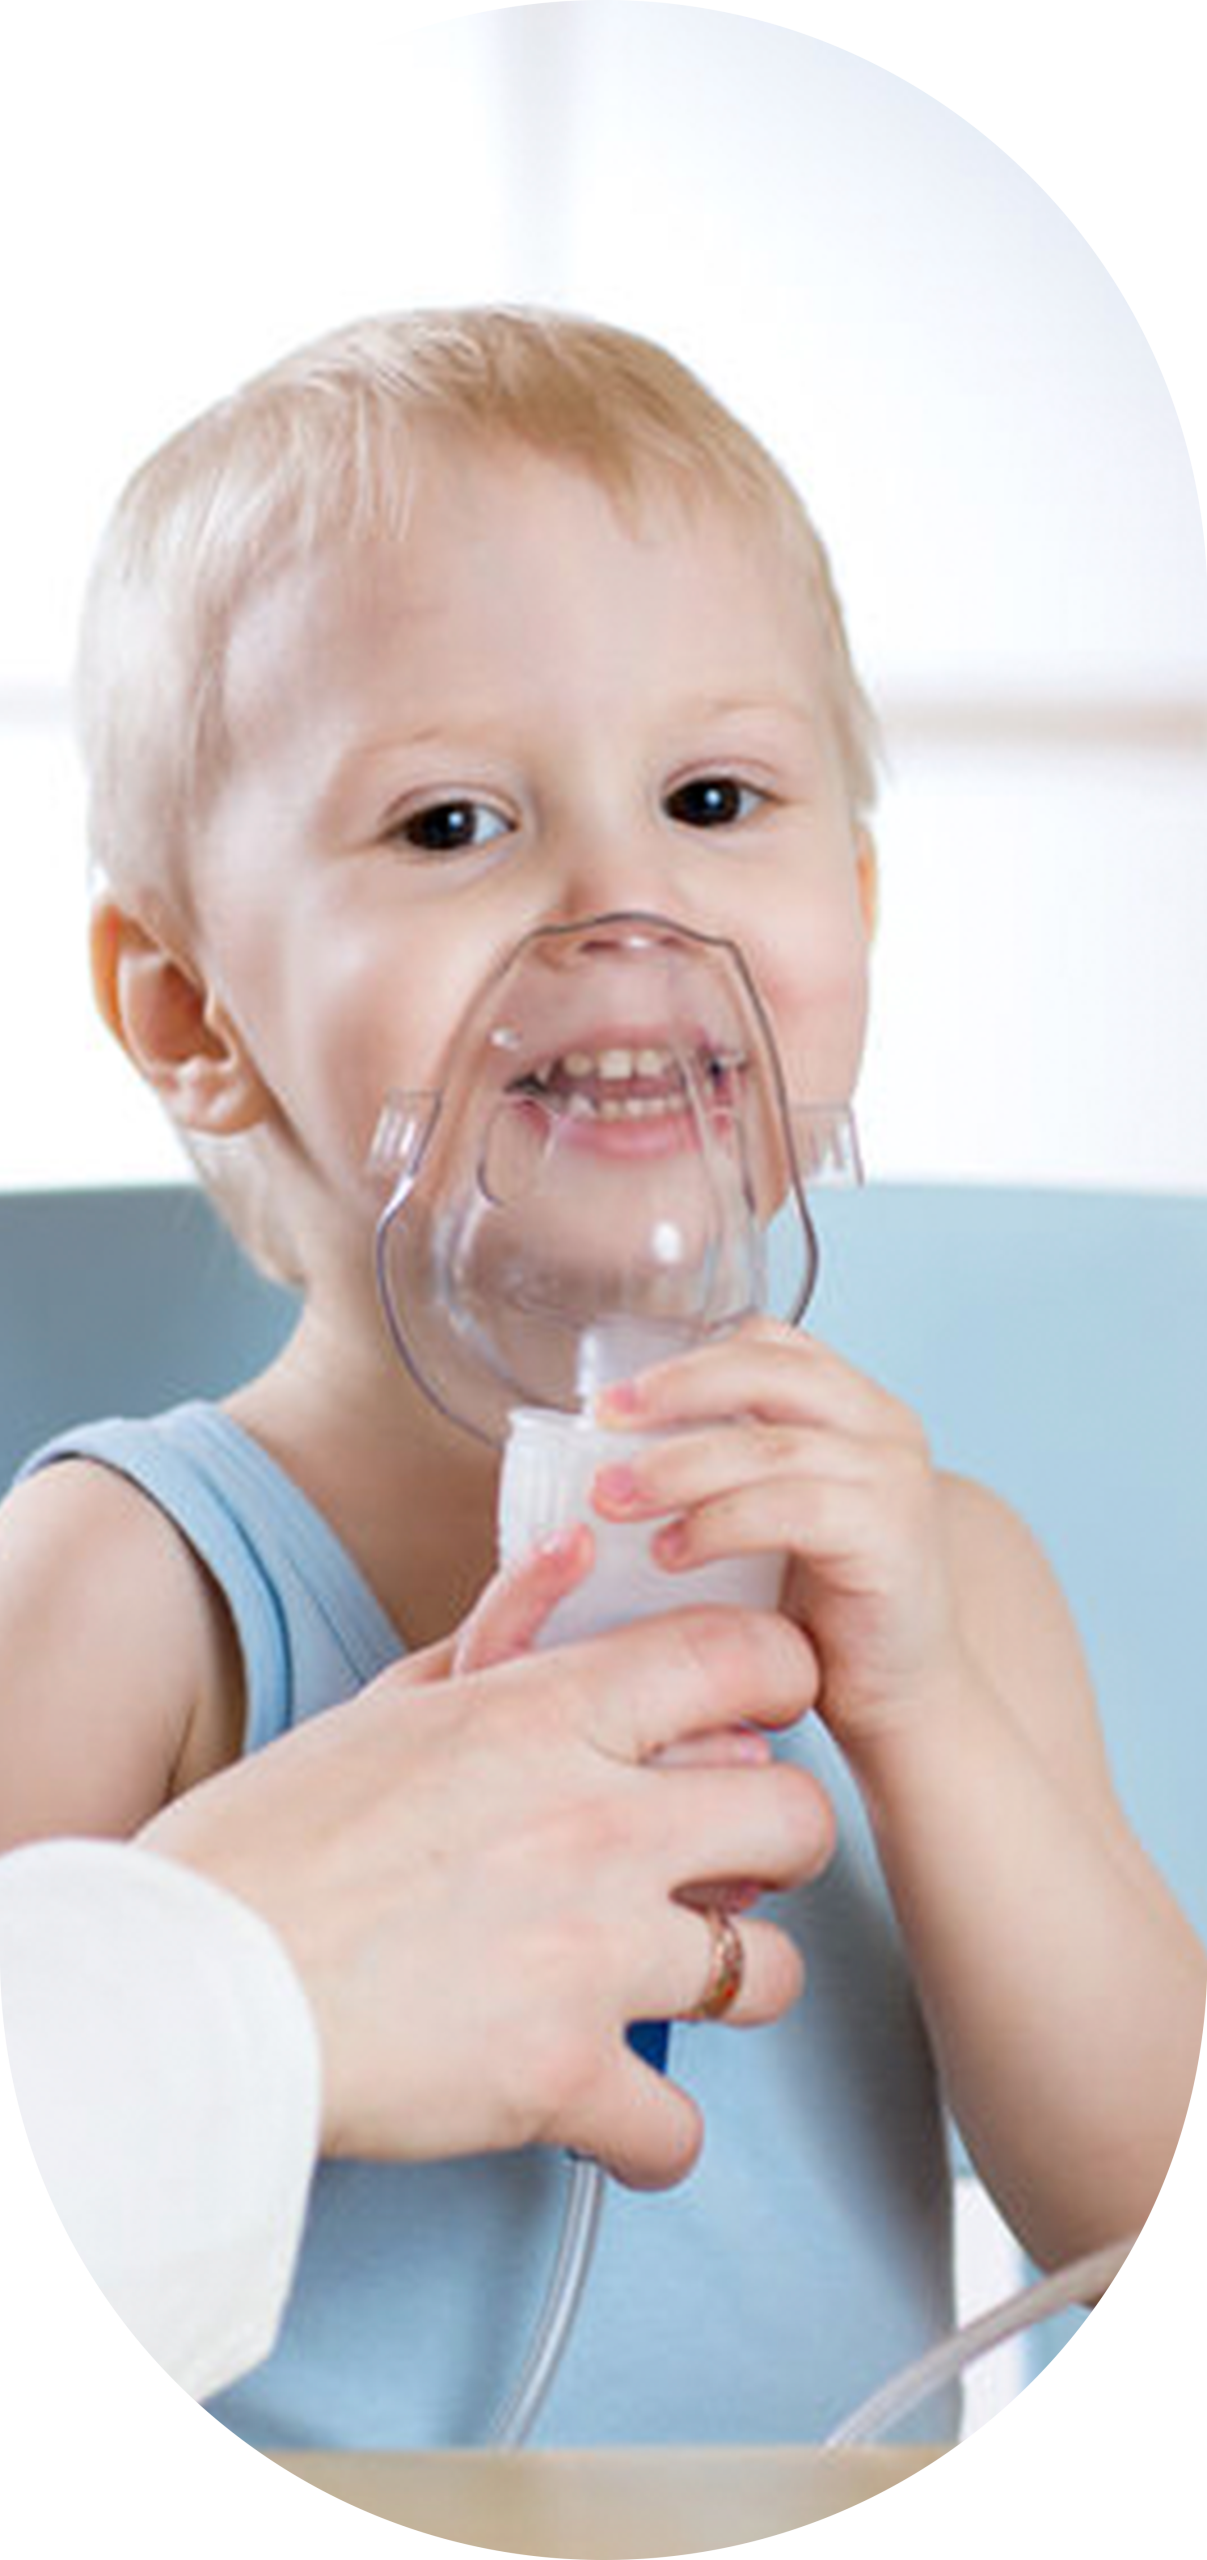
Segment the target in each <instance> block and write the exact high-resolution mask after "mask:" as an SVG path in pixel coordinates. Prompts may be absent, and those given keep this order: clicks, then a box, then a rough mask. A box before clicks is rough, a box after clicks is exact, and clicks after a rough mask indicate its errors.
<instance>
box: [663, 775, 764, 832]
mask: <svg viewBox="0 0 1207 2560" xmlns="http://www.w3.org/2000/svg"><path fill="white" fill-rule="evenodd" d="M764 798H765V794H764V793H763V792H761V791H756V790H754V789H753V787H752V785H751V784H750V783H747V782H737V781H735V779H734V777H733V775H732V774H729V773H702V774H700V775H699V776H698V777H697V778H696V780H695V781H693V782H681V783H680V785H679V787H678V789H677V790H676V791H672V792H670V793H669V794H668V796H667V798H666V801H665V802H664V807H665V809H666V813H667V816H668V817H670V818H675V819H677V820H678V823H679V824H680V826H684V827H733V826H736V825H737V824H738V822H739V820H740V819H742V818H748V817H749V816H750V815H751V813H752V811H753V810H755V809H759V808H761V807H762V805H763V801H764Z"/></svg>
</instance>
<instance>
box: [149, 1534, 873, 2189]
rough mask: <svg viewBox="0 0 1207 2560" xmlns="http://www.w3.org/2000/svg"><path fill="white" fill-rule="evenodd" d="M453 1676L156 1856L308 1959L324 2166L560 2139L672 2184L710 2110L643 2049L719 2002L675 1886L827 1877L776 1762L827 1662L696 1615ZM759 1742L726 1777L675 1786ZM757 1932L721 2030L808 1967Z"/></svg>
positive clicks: (539, 1562) (772, 2007) (811, 1816)
mask: <svg viewBox="0 0 1207 2560" xmlns="http://www.w3.org/2000/svg"><path fill="white" fill-rule="evenodd" d="M577 1571H578V1567H577V1566H576V1565H575V1564H574V1561H573V1558H572V1557H571V1558H569V1559H567V1557H566V1556H562V1557H561V1558H559V1557H557V1556H553V1557H551V1556H550V1555H549V1554H548V1553H546V1554H545V1555H543V1556H542V1555H538V1556H537V1557H535V1558H534V1559H533V1560H532V1561H531V1563H530V1564H529V1565H528V1566H527V1567H525V1568H523V1569H522V1570H521V1572H520V1573H519V1574H518V1575H516V1574H513V1575H511V1576H509V1577H508V1580H507V1586H506V1591H505V1593H504V1595H503V1599H502V1601H501V1603H500V1602H495V1603H492V1610H493V1614H494V1622H495V1627H496V1639H497V1637H498V1626H499V1617H500V1612H501V1614H502V1617H503V1619H504V1620H505V1621H506V1622H507V1623H509V1624H510V1625H511V1626H512V1627H513V1628H514V1627H516V1626H518V1625H519V1623H520V1621H521V1620H525V1622H527V1620H531V1624H532V1626H533V1627H534V1628H535V1626H536V1625H537V1624H539V1621H540V1619H541V1617H542V1616H543V1615H544V1614H545V1611H546V1610H547V1609H548V1608H549V1607H550V1606H551V1605H552V1601H553V1599H554V1598H556V1597H557V1596H558V1593H559V1590H560V1589H561V1588H562V1587H566V1585H567V1584H568V1582H569V1581H570V1580H573V1579H575V1578H576V1577H577ZM501 1649H502V1650H504V1651H506V1652H514V1650H515V1647H514V1644H513V1643H511V1642H510V1641H509V1642H507V1643H505V1644H503V1645H502V1648H501ZM484 1650H486V1651H489V1650H491V1647H490V1645H489V1643H488V1644H486V1645H485V1646H484ZM453 1652H454V1647H453V1646H452V1645H451V1644H443V1645H440V1646H436V1647H433V1648H432V1649H431V1650H430V1651H429V1652H428V1653H426V1654H419V1655H416V1656H413V1657H411V1658H410V1659H408V1660H407V1661H404V1662H402V1663H400V1664H398V1665H397V1666H396V1667H394V1668H393V1669H391V1670H390V1671H389V1672H387V1673H385V1674H383V1675H382V1676H381V1677H380V1678H379V1679H378V1680H376V1681H375V1682H373V1683H372V1685H371V1686H370V1687H369V1688H367V1689H365V1690H364V1691H362V1692H361V1694H360V1696H359V1697H357V1698H356V1699H354V1700H352V1701H350V1702H349V1703H348V1704H347V1705H344V1706H340V1707H338V1708H335V1709H332V1710H331V1711H330V1712H329V1713H327V1714H326V1715H323V1716H321V1717H317V1718H315V1719H314V1721H313V1722H312V1723H310V1724H307V1725H305V1726H303V1727H301V1728H299V1729H298V1730H297V1731H296V1732H294V1733H293V1734H291V1735H289V1736H288V1737H286V1738H284V1739H283V1740H282V1741H280V1742H276V1743H273V1744H271V1745H269V1746H268V1747H267V1748H266V1749H265V1750H263V1751H261V1752H260V1753H259V1754H257V1755H256V1757H255V1759H254V1760H251V1761H246V1762H243V1763H241V1764H240V1765H239V1766H238V1767H237V1768H234V1769H231V1770H228V1771H227V1772H225V1773H224V1775H223V1776H221V1777H219V1778H215V1779H212V1780H210V1781H208V1782H207V1783H206V1784H205V1785H204V1786H201V1787H198V1788H195V1789H193V1790H192V1791H191V1792H190V1793H189V1794H188V1795H186V1796H183V1797H181V1798H180V1799H179V1800H178V1801H177V1802H175V1803H174V1804H172V1805H171V1806H169V1807H168V1808H167V1810H166V1811H165V1812H164V1813H162V1814H160V1815H158V1816H157V1817H156V1819H155V1820H154V1821H153V1822H152V1823H151V1824H150V1825H149V1826H148V1827H147V1829H146V1830H145V1831H144V1832H143V1833H142V1834H141V1835H140V1837H141V1840H142V1842H143V1843H144V1844H145V1846H146V1847H147V1848H148V1849H151V1850H155V1851H157V1852H158V1853H160V1854H161V1855H165V1856H169V1857H175V1858H177V1859H180V1860H182V1861H183V1862H184V1863H185V1864H186V1865H191V1866H193V1867H196V1868H198V1869H200V1870H201V1871H202V1872H204V1873H205V1874H207V1875H209V1876H210V1877H211V1878H212V1879H213V1880H214V1881H215V1882H217V1883H219V1884H221V1885H224V1886H226V1887H227V1888H228V1890H230V1891H232V1892H234V1893H235V1894H237V1895H239V1896H241V1898H242V1899H243V1900H244V1901H245V1902H247V1903H249V1904H250V1905H251V1906H252V1907H253V1908H254V1909H256V1910H258V1911H259V1912H260V1913H261V1914H262V1915H263V1916H264V1917H265V1918H266V1919H267V1920H268V1921H269V1922H270V1924H271V1925H272V1926H273V1927H274V1929H275V1930H276V1932H277V1934H278V1936H279V1937H280V1939H281V1940H282V1941H283V1943H284V1945H285V1946H286V1948H287V1949H288V1951H289V1953H290V1955H291V1956H292V1958H293V1961H294V1963H295V1965H296V1967H297V1969H298V1971H299V1973H300V1975H301V1978H302V1981H303V1982H304V1984H305V1986H306V1989H307V1991H308V1993H309V1996H310V2000H311V2004H312V2007H313V2010H314V2014H315V2017H316V2020H317V2023H318V2028H319V2035H320V2040H321V2043H322V2048H323V2054H324V2062H325V2099H324V2141H323V2147H324V2149H325V2150H327V2151H328V2152H335V2153H346V2154H355V2155H357V2156H360V2157H378V2158H385V2157H392V2158H402V2159H419V2158H437V2157H452V2156H455V2155H458V2154H464V2153H469V2152H475V2151H482V2150H493V2149H510V2148H513V2147H516V2146H519V2145H522V2144H526V2143H529V2142H548V2143H554V2144H564V2145H567V2146H570V2147H572V2148H574V2149H576V2150H579V2151H582V2152H586V2153H589V2154H590V2155H592V2156H593V2157H595V2158H597V2159H599V2160H601V2161H602V2162H603V2163H604V2164H605V2166H607V2167H608V2168H610V2169H611V2170H612V2171H613V2172H614V2173H615V2174H616V2175H617V2176H619V2177H621V2178H622V2179H624V2180H626V2181H627V2182H629V2183H630V2184H633V2185H639V2186H651V2187H656V2186H664V2185H670V2184H672V2183H674V2181H675V2180H677V2179H678V2178H681V2177H683V2176H685V2175H686V2173H687V2171H688V2170H689V2169H690V2167H691V2165H692V2162H693V2161H694V2159H695V2157H696V2154H697V2151H698V2149H699V2145H700V2140H701V2131H702V2128H701V2124H700V2119H699V2115H698V2112H697V2110H696V2108H695V2106H694V2105H693V2103H692V2101H691V2100H690V2099H689V2098H688V2097H687V2096H686V2094H685V2093H684V2092H683V2091H682V2090H680V2089H678V2088H677V2087H676V2086H675V2085H674V2083H673V2082H671V2081H667V2080H663V2079H662V2078H661V2077H660V2076H659V2075H658V2074H657V2073H656V2072H654V2071H652V2070H650V2069H649V2068H648V2067H647V2066H646V2065H645V2064H644V2063H642V2062H641V2061H639V2060H638V2059H637V2057H636V2056H635V2055H634V2054H633V2053H632V2051H631V2049H630V2048H629V2046H628V2045H627V2043H626V2040H625V2035H624V2029H625V2026H626V2024H628V2023H629V2022H631V2021H632V2020H634V2019H640V2018H673V2017H676V2016H680V2017H682V2016H686V2015H687V2014H689V2013H690V2011H691V2010H692V2009H693V2007H694V2006H695V2005H696V2003H697V2002H698V2000H699V1999H700V1997H701V1994H702V1992H703V1990H704V1986H705V1983H706V1980H707V1978H708V1973H709V1965H710V1956H711V1936H710V1933H709V1930H708V1927H707V1924H706V1923H705V1922H704V1921H703V1920H702V1919H701V1916H700V1914H699V1912H697V1911H693V1910H691V1909H689V1908H687V1907H685V1906H684V1905H683V1904H682V1903H681V1902H680V1901H678V1900H676V1896H677V1894H679V1893H680V1892H681V1890H682V1889H683V1888H685V1887H691V1886H693V1885H696V1884H698V1883H699V1882H700V1881H701V1880H704V1879H708V1878H714V1877H716V1878H723V1877H728V1876H742V1877H749V1878H752V1879H754V1880H756V1881H757V1882H758V1883H759V1884H760V1885H761V1886H763V1887H764V1888H765V1889H771V1890H778V1889H782V1888H785V1887H788V1886H791V1885H794V1884H796V1883H799V1882H802V1881H804V1880H805V1879H807V1878H809V1877H811V1876H813V1875H815V1874H816V1873H817V1872H818V1871H819V1870H820V1869H821V1867H822V1866H824V1864H825V1862H826V1860H827V1858H828V1856H829V1854H830V1850H831V1847H832V1830H833V1826H832V1816H831V1813H830V1809H829V1806H828V1803H827V1800H826V1798H825V1796H824V1794H823V1793H822V1791H821V1789H820V1788H819V1787H818V1786H817V1784H816V1782H815V1781H814V1780H812V1779H811V1778H809V1777H808V1776H807V1775H806V1774H805V1773H804V1772H803V1771H802V1770H800V1769H798V1768H793V1767H790V1766H786V1765H783V1764H780V1763H776V1762H773V1761H771V1760H769V1758H768V1757H767V1752H766V1746H765V1743H764V1742H763V1741H762V1740H761V1739H760V1738H759V1737H760V1735H761V1734H765V1733H768V1732H771V1731H774V1730H776V1729H781V1728H783V1727H785V1726H788V1725H790V1724H791V1723H793V1722H794V1721H795V1720H796V1718H797V1717H798V1716H799V1714H800V1713H801V1712H802V1711H803V1709H804V1708H806V1707H807V1706H808V1705H809V1704H810V1702H811V1699H812V1696H813V1691H814V1687H815V1673H814V1666H813V1658H812V1654H811V1652H810V1649H809V1647H808V1645H807V1643H806V1642H805V1640H804V1639H803V1638H802V1637H801V1635H800V1634H799V1632H798V1631H797V1630H796V1629H795V1628H794V1627H792V1626H791V1625H790V1624H789V1623H788V1622H787V1621H786V1620H784V1619H782V1618H779V1617H776V1616H775V1615H773V1614H770V1613H755V1612H750V1613H747V1612H745V1611H739V1610H729V1609H691V1610H682V1611H677V1612H675V1613H674V1614H672V1615H670V1616H667V1617H664V1618H659V1619H656V1620H653V1621H647V1622H645V1623H644V1624H642V1625H638V1626H633V1627H628V1628H623V1629H619V1630H617V1631H615V1632H614V1633H611V1634H608V1635H605V1636H602V1637H600V1638H598V1639H596V1640H594V1641H593V1642H591V1643H589V1644H583V1645H576V1646H570V1647H566V1648H563V1649H559V1650H557V1651H553V1652H548V1653H545V1654H526V1655H524V1656H523V1658H522V1659H504V1660H493V1661H490V1662H489V1663H488V1664H487V1667H485V1668H479V1669H473V1670H469V1671H466V1672H460V1671H455V1670H454V1669H453V1668H452V1664H453ZM743 1726H750V1727H753V1728H755V1729H756V1731H755V1732H754V1733H753V1734H751V1735H750V1736H749V1737H748V1740H747V1743H746V1745H745V1746H744V1747H743V1745H742V1743H741V1741H740V1740H739V1741H737V1742H735V1741H733V1740H732V1739H730V1740H727V1741H726V1742H725V1744H724V1746H723V1757H724V1760H725V1762H726V1764H727V1765H724V1766H720V1767H716V1766H713V1767H709V1766H701V1765H696V1764H693V1763H689V1765H684V1766H676V1765H673V1764H672V1765H662V1766H659V1765H655V1755H656V1754H658V1753H660V1752H663V1751H665V1750H666V1748H667V1746H673V1745H674V1744H676V1743H677V1742H678V1741H680V1740H681V1739H683V1738H684V1737H686V1736H689V1735H700V1734H708V1733H717V1734H718V1735H719V1734H721V1733H722V1732H723V1731H726V1730H727V1729H728V1730H730V1731H732V1729H734V1728H740V1727H743ZM741 1925H742V1937H743V1943H744V1951H745V1957H746V1964H745V1978H744V1981H743V1985H742V1989H741V1993H740V1995H739V1998H738V2000H737V2002H736V2004H735V2006H734V2007H733V2009H732V2010H731V2011H730V2013H729V2014H730V2019H731V2020H732V2022H733V2023H734V2024H737V2025H755V2024H758V2023H760V2022H762V2021H765V2020H769V2019H772V2018H774V2017H777V2016H778V2015H780V2014H781V2012H782V2011H783V2010H785V2009H786V2008H787V2007H788V2006H789V2005H790V2004H791V2002H792V2001H793V2000H794V1999H795V1998H796V1997H797V1995H798V1993H799V1990H800V1987H801V1978H802V1977H801V1965H800V1959H799V1957H798V1955H797V1952H796V1950H795V1947H794V1946H793V1944H792V1942H791V1940H790V1939H789V1938H788V1937H787V1936H786V1934H785V1933H784V1932H783V1931H781V1930H780V1929H778V1928H776V1927H774V1926H772V1925H771V1924H770V1923H768V1922H766V1921H760V1920H743V1922H742V1924H741Z"/></svg>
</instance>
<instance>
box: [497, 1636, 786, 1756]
mask: <svg viewBox="0 0 1207 2560" xmlns="http://www.w3.org/2000/svg"><path fill="white" fill-rule="evenodd" d="M543 1659H544V1661H545V1662H546V1663H547V1664H549V1665H550V1666H551V1667H554V1666H555V1670H554V1671H553V1676H556V1677H557V1678H558V1679H559V1680H560V1681H561V1682H562V1683H563V1684H564V1689H563V1695H564V1699H565V1706H566V1711H567V1713H568V1714H569V1715H570V1716H571V1718H572V1719H573V1721H574V1722H575V1724H576V1725H577V1726H578V1729H579V1731H580V1732H582V1733H583V1734H584V1735H585V1736H586V1737H587V1738H588V1739H589V1740H591V1741H592V1742H594V1743H595V1745H596V1747H597V1749H599V1750H601V1751H603V1752H606V1753H608V1754H609V1755H610V1756H612V1757H613V1758H617V1759H622V1760H627V1761H640V1760H646V1759H648V1758H649V1757H650V1755H651V1753H653V1752H655V1751H661V1750H663V1749H664V1748H665V1746H666V1745H667V1744H668V1743H673V1742H679V1741H682V1740H683V1739H684V1737H685V1736H686V1735H688V1734H703V1733H711V1732H716V1731H718V1730H719V1729H720V1728H721V1727H722V1726H725V1725H730V1726H735V1725H740V1724H743V1723H751V1724H755V1725H765V1726H768V1727H770V1728H771V1729H773V1730H778V1729H781V1728H784V1727H786V1726H788V1725H791V1724H795V1723H796V1722H797V1720H798V1718H799V1717H800V1716H801V1715H803V1714H804V1713H805V1712H806V1711H807V1710H808V1708H810V1707H811V1706H812V1705H813V1703H814V1701H815V1699H816V1696H817V1689H818V1671H817V1662H816V1657H815V1655H814V1653H813V1649H812V1647H811V1645H810V1643H809V1641H808V1638H807V1637H806V1636H805V1635H803V1634H802V1632H801V1630H800V1628H799V1627H796V1626H794V1625H793V1624H792V1623H791V1621H790V1620H789V1619H787V1618H785V1617H781V1616H780V1615H779V1614H778V1612H776V1611H774V1610H761V1609H733V1608H722V1607H716V1606H713V1607H699V1606H697V1607H695V1608H688V1609H675V1610H672V1611H669V1612H668V1613H667V1614H666V1615H665V1616H662V1617H657V1618H647V1619H643V1620H641V1621H640V1622H639V1623H638V1624H636V1625H633V1626H629V1627H619V1628H614V1629H613V1630H612V1631H611V1632H610V1633H609V1634H607V1635H604V1636H597V1637H593V1638H592V1639H591V1640H590V1641H589V1642H588V1643H585V1644H580V1645H567V1646H564V1647H559V1648H558V1650H557V1652H556V1653H552V1654H548V1655H546V1656H545V1657H544V1658H543ZM527 1669H528V1671H529V1672H532V1671H534V1670H535V1665H529V1666H527ZM509 1676H516V1675H515V1674H512V1675H509Z"/></svg>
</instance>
